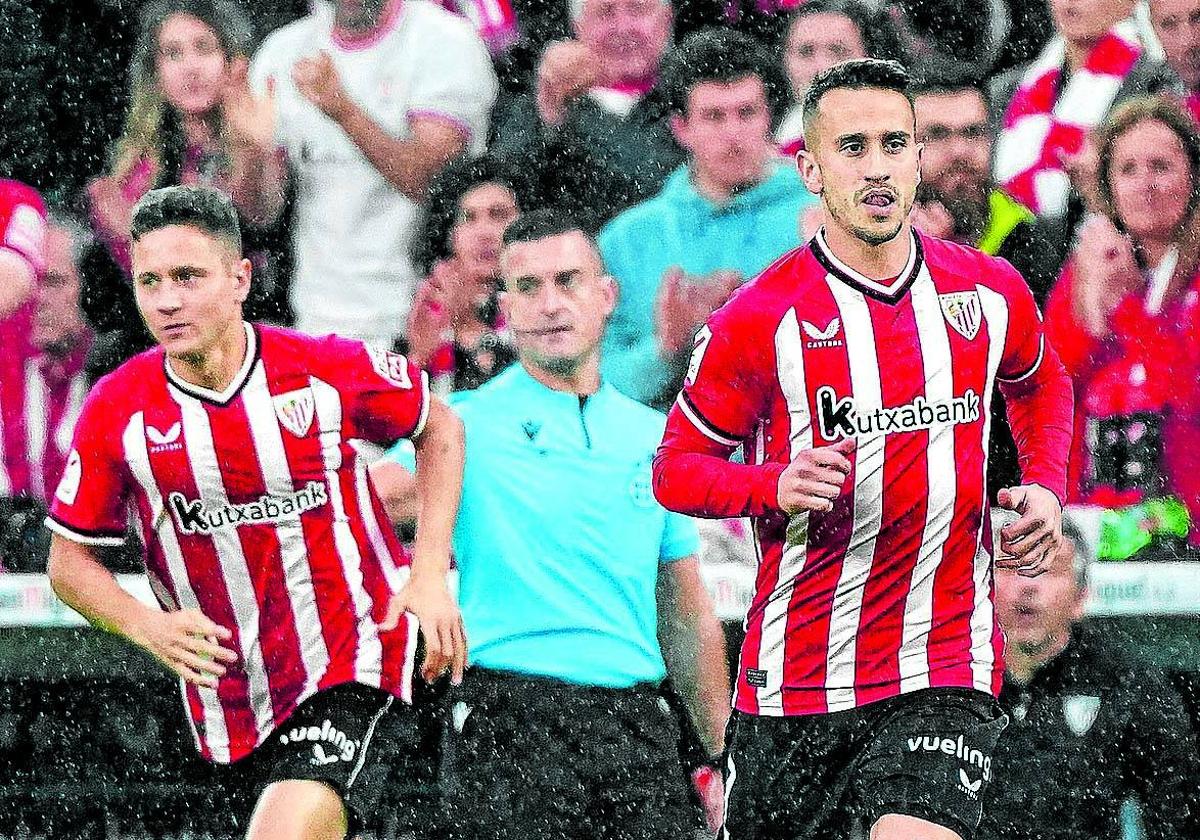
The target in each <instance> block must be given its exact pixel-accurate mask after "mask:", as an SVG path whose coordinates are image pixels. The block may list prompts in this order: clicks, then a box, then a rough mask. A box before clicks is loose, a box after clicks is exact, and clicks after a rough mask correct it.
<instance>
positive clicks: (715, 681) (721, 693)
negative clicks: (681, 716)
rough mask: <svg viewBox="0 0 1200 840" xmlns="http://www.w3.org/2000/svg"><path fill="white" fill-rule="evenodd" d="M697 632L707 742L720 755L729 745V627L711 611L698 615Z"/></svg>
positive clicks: (698, 672)
mask: <svg viewBox="0 0 1200 840" xmlns="http://www.w3.org/2000/svg"><path fill="white" fill-rule="evenodd" d="M695 632H696V638H697V639H698V641H699V647H700V651H699V660H698V662H697V663H696V682H697V683H698V685H697V686H696V689H697V696H698V697H699V698H700V707H701V709H702V711H703V714H704V734H705V737H706V739H707V743H706V744H705V746H707V747H708V749H709V751H710V752H712V754H713V755H716V754H718V753H720V752H721V751H722V750H723V749H724V748H725V724H726V723H728V722H729V667H728V665H727V663H728V661H729V660H728V652H727V651H726V649H725V631H724V630H722V629H721V622H720V621H718V620H717V617H716V616H715V615H714V614H713V613H712V612H711V611H709V612H708V613H707V614H706V615H703V616H700V617H698V618H697V619H696V621H695Z"/></svg>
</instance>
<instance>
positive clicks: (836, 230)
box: [825, 213, 912, 281]
mask: <svg viewBox="0 0 1200 840" xmlns="http://www.w3.org/2000/svg"><path fill="white" fill-rule="evenodd" d="M825 243H826V244H827V245H828V246H829V250H830V251H832V252H833V255H834V256H835V257H837V258H838V259H839V260H841V261H842V262H844V263H845V264H846V265H848V266H850V267H851V268H853V269H854V270H855V271H857V272H859V273H860V274H863V275H865V276H867V277H869V278H871V279H872V280H881V281H883V280H890V279H891V278H893V277H898V276H899V275H900V273H901V272H902V271H904V266H906V265H907V264H908V257H909V252H910V249H911V248H912V234H911V228H910V227H909V224H908V222H905V223H904V224H903V225H901V227H900V232H899V233H897V234H896V235H895V236H893V237H892V238H891V239H890V240H889V241H887V242H884V243H881V244H879V245H872V244H871V243H869V242H864V241H862V240H861V239H859V238H858V237H857V236H855V235H854V234H853V233H850V232H849V231H848V230H845V229H844V228H843V227H841V226H840V225H839V224H838V223H837V222H835V221H833V219H831V218H829V215H828V213H826V219H825Z"/></svg>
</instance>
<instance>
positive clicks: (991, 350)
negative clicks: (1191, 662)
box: [659, 233, 1044, 715]
mask: <svg viewBox="0 0 1200 840" xmlns="http://www.w3.org/2000/svg"><path fill="white" fill-rule="evenodd" d="M911 242H912V245H911V250H910V257H909V260H908V264H907V265H906V266H905V268H904V270H903V272H902V273H901V274H900V275H899V276H898V277H896V278H895V279H894V280H892V281H891V282H890V283H887V284H882V283H879V282H877V281H873V280H871V279H869V278H867V277H865V276H863V275H862V274H860V273H858V272H856V271H855V270H853V269H852V268H850V267H848V266H846V265H844V264H843V263H841V262H840V261H839V260H838V259H837V258H836V257H835V256H833V254H832V253H831V252H830V251H829V249H828V246H827V245H826V243H825V240H824V236H823V233H822V234H818V235H817V236H816V237H815V239H814V240H813V241H812V242H811V243H810V244H809V245H808V246H805V247H803V248H801V249H798V250H796V251H793V252H791V253H789V254H787V255H785V256H784V257H783V258H781V259H780V260H779V261H777V262H776V263H775V264H774V265H773V266H771V267H770V268H768V269H767V270H766V271H765V272H764V273H763V274H762V275H761V276H760V277H759V278H757V279H756V280H755V281H753V282H751V283H749V284H747V285H746V286H744V287H743V288H742V289H741V290H739V292H738V293H737V294H736V295H735V296H734V297H733V298H732V299H731V301H730V302H729V303H728V304H726V305H725V306H724V307H723V308H721V309H720V310H718V311H717V312H716V313H715V314H714V315H713V316H712V317H711V318H710V320H709V321H708V324H707V325H706V326H705V327H704V328H702V329H701V331H700V334H699V335H698V336H697V344H696V349H695V351H694V353H693V356H692V361H691V365H690V367H689V370H688V375H687V378H686V380H685V384H684V389H683V391H682V393H681V394H680V396H679V399H678V401H677V403H676V406H675V407H674V409H673V411H672V413H671V418H670V421H669V424H668V432H667V436H668V437H667V439H668V440H670V438H671V435H672V431H671V426H672V425H674V426H675V427H676V428H677V429H680V430H681V431H680V433H681V434H682V433H683V432H686V431H687V428H688V427H694V429H695V430H699V432H702V433H703V435H704V436H706V437H707V439H708V441H709V442H715V443H718V444H721V445H722V446H723V447H725V449H724V450H723V451H724V452H729V451H731V450H732V449H733V448H734V447H736V446H739V445H743V444H744V450H745V460H746V463H747V464H751V465H758V464H786V463H788V462H790V461H791V460H792V459H793V458H795V456H796V455H797V454H798V453H799V452H801V451H802V450H805V449H810V448H813V447H819V446H826V445H830V444H834V443H837V442H838V441H839V440H842V439H844V438H847V437H853V438H856V439H857V449H856V451H855V453H854V454H853V455H852V456H851V458H850V460H851V463H852V467H853V468H852V471H851V473H850V475H849V477H848V478H847V480H846V482H845V484H844V485H843V488H842V493H841V495H840V497H839V498H838V499H837V500H836V501H835V502H834V506H833V509H832V511H830V512H827V513H823V512H812V513H808V512H804V513H799V514H796V515H793V516H791V517H790V518H789V517H787V516H786V515H784V514H783V513H781V512H776V513H770V512H766V514H765V515H760V516H756V517H755V523H754V524H755V537H756V543H757V546H758V549H759V568H758V576H757V583H756V594H755V597H754V600H753V602H752V605H751V607H750V610H749V613H748V616H747V619H746V631H747V632H746V640H745V643H744V646H743V648H742V655H741V664H740V672H739V679H738V685H737V694H736V698H735V705H736V707H737V708H738V709H739V710H741V711H744V712H747V713H752V714H763V715H791V714H814V713H823V712H834V711H839V710H843V709H851V708H855V707H857V706H862V705H865V704H867V703H871V702H874V701H877V700H881V699H883V698H886V697H891V696H894V695H896V694H900V693H907V692H910V691H915V690H918V689H922V688H928V687H948V686H955V687H966V688H975V689H978V690H980V691H985V692H991V693H993V694H995V693H997V692H998V691H999V687H1000V680H1001V676H1002V671H1003V669H1002V664H1001V652H1002V639H1001V635H1000V630H999V628H998V626H997V624H996V621H995V617H994V614H993V609H992V574H991V564H992V556H991V535H990V529H989V527H988V524H987V523H988V518H987V516H986V515H985V512H986V505H987V501H986V492H985V486H986V485H985V475H986V459H987V437H988V425H989V420H990V418H989V411H988V407H989V406H990V405H991V400H992V388H993V386H994V383H995V382H996V380H997V378H1001V379H1008V380H1013V381H1015V380H1021V379H1024V378H1025V377H1029V376H1031V375H1032V374H1033V373H1034V372H1035V371H1036V370H1037V369H1038V367H1039V365H1041V363H1042V358H1043V349H1044V342H1043V337H1042V327H1041V320H1040V316H1039V314H1038V311H1037V307H1036V304H1035V303H1034V301H1033V297H1032V296H1031V295H1030V293H1029V289H1028V287H1027V286H1026V284H1025V282H1024V281H1023V280H1022V279H1021V277H1020V275H1018V274H1017V273H1016V271H1014V270H1013V269H1012V267H1011V266H1009V265H1008V264H1007V263H1005V262H1003V261H1000V260H996V259H993V258H991V257H987V256H985V255H983V254H981V253H979V252H978V251H975V250H972V249H968V248H963V247H959V246H957V245H954V244H952V243H948V242H943V241H940V240H936V239H929V238H924V237H920V238H918V237H917V236H915V235H914V236H913V237H912V240H911ZM688 433H689V434H693V435H694V432H688ZM664 446H667V444H666V443H664ZM660 454H661V453H660ZM781 468H782V467H780V469H781ZM747 474H757V472H755V471H748V472H747ZM777 476H778V472H774V473H770V477H772V481H775V480H777ZM774 487H775V485H774V483H771V487H770V493H771V499H772V504H773V503H774ZM663 496H664V494H663V492H662V491H660V495H659V498H660V499H662V498H663ZM664 503H665V502H664ZM668 506H670V505H668ZM709 506H710V507H711V505H709ZM703 507H704V504H703V502H702V503H701V508H703ZM768 508H769V506H763V507H762V510H763V511H766V510H768ZM699 512H701V513H704V512H706V511H705V510H703V509H701V510H700V511H699ZM707 512H708V513H709V514H710V515H712V513H713V512H714V511H707ZM726 515H728V514H726Z"/></svg>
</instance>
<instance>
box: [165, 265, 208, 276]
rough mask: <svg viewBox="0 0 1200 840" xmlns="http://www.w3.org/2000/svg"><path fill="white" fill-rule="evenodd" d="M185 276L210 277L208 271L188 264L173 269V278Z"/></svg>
mask: <svg viewBox="0 0 1200 840" xmlns="http://www.w3.org/2000/svg"><path fill="white" fill-rule="evenodd" d="M184 275H186V276H188V277H206V276H208V269H206V268H201V267H200V266H198V265H187V264H184V265H177V266H175V267H174V268H172V269H171V276H172V277H182V276H184Z"/></svg>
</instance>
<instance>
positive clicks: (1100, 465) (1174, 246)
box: [1046, 97, 1200, 559]
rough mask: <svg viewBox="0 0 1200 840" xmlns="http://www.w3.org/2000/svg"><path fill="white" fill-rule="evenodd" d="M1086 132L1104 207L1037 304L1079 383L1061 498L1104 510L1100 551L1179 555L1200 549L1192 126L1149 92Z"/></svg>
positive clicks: (1199, 155) (1199, 220)
mask: <svg viewBox="0 0 1200 840" xmlns="http://www.w3.org/2000/svg"><path fill="white" fill-rule="evenodd" d="M1094 141H1095V146H1096V148H1097V150H1098V158H1099V165H1098V170H1097V190H1096V192H1097V202H1098V206H1099V207H1100V208H1101V210H1102V212H1101V213H1097V214H1094V215H1092V216H1091V217H1090V218H1088V219H1087V220H1086V221H1085V222H1084V224H1083V225H1082V227H1081V228H1080V231H1079V236H1078V240H1077V242H1076V244H1075V248H1074V251H1073V253H1072V254H1071V256H1070V258H1069V260H1068V262H1067V264H1066V266H1065V267H1064V269H1063V273H1062V276H1061V277H1060V278H1059V280H1058V283H1057V284H1056V286H1055V287H1054V289H1053V291H1052V292H1051V293H1050V298H1049V300H1048V302H1047V304H1046V333H1047V335H1048V336H1049V338H1050V340H1051V342H1052V343H1053V344H1054V347H1055V349H1056V350H1057V351H1058V355H1059V357H1060V358H1061V359H1062V361H1063V364H1064V365H1065V366H1066V368H1067V370H1068V372H1069V373H1070V374H1071V377H1072V379H1073V381H1074V384H1075V416H1076V424H1075V441H1074V444H1073V447H1072V453H1071V466H1070V480H1069V486H1068V496H1069V499H1068V501H1070V502H1076V503H1085V504H1090V505H1096V506H1099V507H1101V508H1104V509H1106V511H1105V513H1104V515H1103V521H1102V530H1101V540H1100V546H1099V549H1100V550H1099V553H1100V555H1101V557H1103V558H1107V559H1125V558H1127V557H1132V556H1133V555H1135V554H1137V555H1139V556H1147V554H1146V553H1143V552H1148V553H1149V554H1150V555H1154V554H1158V555H1160V556H1163V557H1165V558H1171V557H1177V556H1178V555H1179V554H1180V553H1181V552H1183V551H1185V550H1186V542H1187V541H1189V538H1190V542H1191V543H1192V545H1193V547H1198V546H1200V528H1198V527H1197V525H1198V524H1200V386H1198V385H1197V380H1198V378H1200V271H1197V255H1198V254H1200V248H1198V246H1200V242H1198V241H1197V236H1198V234H1200V135H1198V134H1197V129H1196V127H1195V125H1194V124H1193V123H1192V121H1191V118H1190V117H1189V116H1188V115H1187V113H1186V112H1185V111H1184V110H1183V109H1182V107H1181V106H1180V105H1179V104H1178V103H1177V102H1175V101H1174V100H1172V99H1168V98H1163V97H1153V98H1146V99H1137V100H1133V101H1130V102H1128V103H1126V104H1125V105H1123V106H1120V107H1119V108H1118V109H1117V110H1116V111H1114V113H1113V114H1112V115H1111V116H1110V117H1109V119H1108V120H1107V121H1106V122H1105V123H1104V124H1102V125H1101V127H1100V128H1099V130H1098V133H1097V135H1096V136H1095V138H1094Z"/></svg>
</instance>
